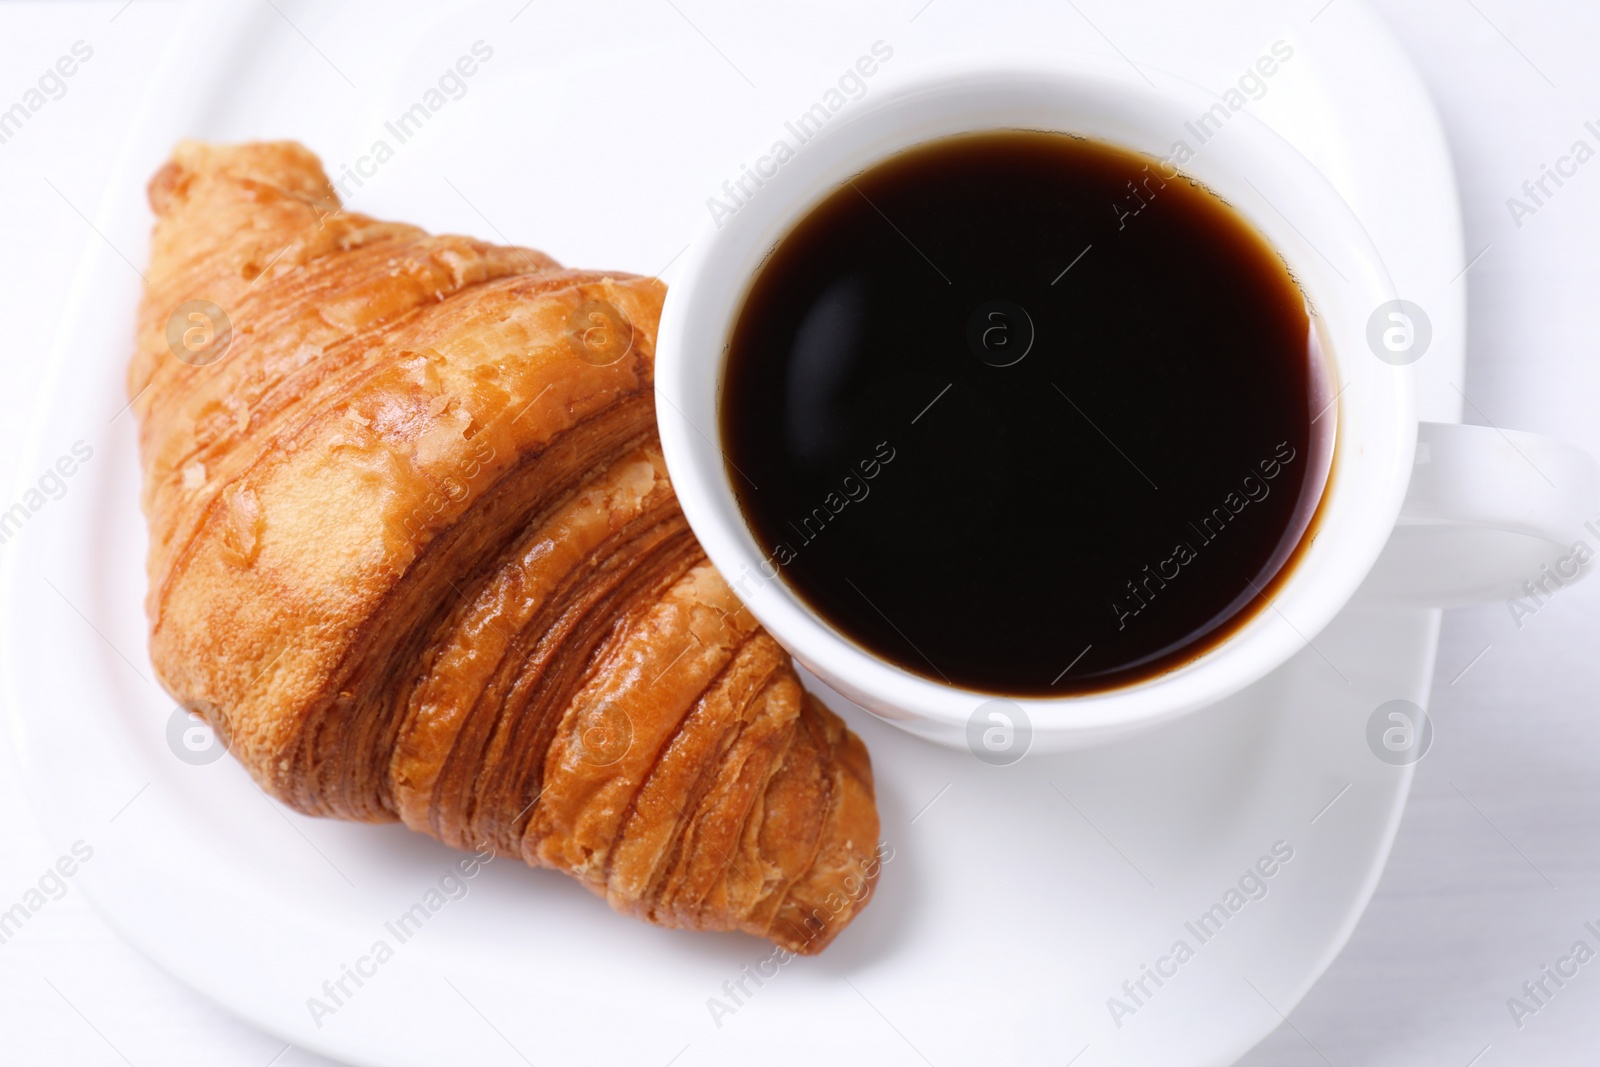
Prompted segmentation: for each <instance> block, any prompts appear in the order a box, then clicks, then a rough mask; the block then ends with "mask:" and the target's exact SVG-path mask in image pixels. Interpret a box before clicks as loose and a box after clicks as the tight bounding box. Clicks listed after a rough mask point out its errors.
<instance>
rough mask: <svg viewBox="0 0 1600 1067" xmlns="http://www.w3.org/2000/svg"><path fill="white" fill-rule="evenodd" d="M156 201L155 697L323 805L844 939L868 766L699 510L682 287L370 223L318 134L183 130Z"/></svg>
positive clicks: (666, 905) (636, 903)
mask: <svg viewBox="0 0 1600 1067" xmlns="http://www.w3.org/2000/svg"><path fill="white" fill-rule="evenodd" d="M149 197H150V205H151V207H152V209H153V210H154V213H155V216H156V223H155V228H154V233H153V236H152V239H151V251H150V267H149V272H148V275H147V279H146V288H145V293H144V300H143V303H142V306H141V308H140V312H139V320H138V337H137V350H136V354H135V355H134V358H133V360H132V363H131V365H130V368H129V373H128V391H129V394H130V396H131V397H132V398H133V407H134V410H135V411H136V412H137V414H138V418H139V423H140V426H139V435H140V441H139V443H140V457H141V463H142V467H143V475H144V483H143V495H142V503H143V507H144V511H145V515H146V517H147V519H148V524H149V532H150V547H149V556H148V577H149V595H148V599H147V602H146V607H147V612H148V615H149V620H150V654H151V659H152V662H153V663H154V665H155V668H156V670H157V672H158V675H159V677H160V679H161V681H162V684H163V685H164V686H165V687H166V688H167V689H168V690H169V691H170V692H171V693H172V694H173V696H174V697H175V698H176V699H177V700H178V701H179V702H180V703H181V704H182V705H183V706H185V707H187V708H189V709H190V710H192V711H194V712H196V713H198V714H200V715H203V716H204V717H205V718H206V719H207V720H208V721H209V722H210V723H211V725H212V726H213V728H214V729H215V731H216V733H217V736H218V738H219V739H220V740H221V741H223V742H225V743H226V744H227V745H228V746H229V749H230V751H231V752H232V753H233V754H234V756H236V757H237V758H238V759H239V760H240V761H241V762H242V763H243V764H244V766H245V767H246V768H247V769H248V770H249V772H250V774H251V775H252V776H253V777H254V779H255V781H256V783H257V784H258V785H259V786H260V787H261V788H262V789H263V790H264V791H265V792H267V793H268V794H270V795H271V796H273V797H276V798H277V799H279V800H281V801H283V802H284V803H286V804H288V805H290V806H291V807H293V808H295V809H296V810H298V811H301V812H304V813H306V814H308V815H319V816H332V817H336V818H342V819H356V820H363V821H368V822H383V821H393V820H399V821H401V822H403V823H404V824H405V825H406V826H408V827H410V828H411V829H413V830H418V831H421V832H423V833H426V834H430V835H432V836H433V837H435V838H437V839H438V840H440V841H442V842H444V843H445V844H447V845H450V846H453V847H456V848H463V849H479V848H484V847H488V848H492V849H493V850H494V851H495V852H496V853H498V854H502V855H515V856H519V857H520V858H521V859H522V860H523V861H524V862H526V863H528V864H530V865H533V866H537V867H550V868H554V869H556V870H559V871H563V872H565V873H566V874H568V875H571V876H572V877H574V878H576V879H578V880H579V881H580V882H582V883H583V885H585V886H586V887H588V888H589V889H590V890H591V891H593V892H595V893H596V894H598V895H600V896H602V897H603V898H604V899H605V900H606V901H607V902H608V903H609V904H610V905H611V906H612V907H613V908H614V909H616V910H617V911H620V912H624V913H627V914H632V915H635V916H638V917H640V918H643V919H646V920H648V921H650V922H653V923H657V924H660V925H664V926H672V927H681V928H690V929H700V930H742V931H746V932H749V933H753V934H756V935H758V936H763V937H766V938H769V939H770V940H771V941H773V942H774V943H775V944H777V945H778V946H780V947H782V948H785V949H787V950H789V951H792V952H796V953H804V954H810V953H815V952H818V951H821V950H822V949H823V948H824V947H826V946H827V945H828V944H829V942H831V941H832V939H833V938H834V937H835V936H836V935H837V934H838V933H839V931H840V930H841V929H843V928H844V926H845V925H846V924H848V923H849V922H850V920H851V919H852V918H853V917H854V915H855V914H856V913H857V912H859V911H860V909H861V908H862V907H864V906H865V905H866V903H867V902H868V900H869V899H870V897H871V895H872V891H873V888H874V886H875V883H876V876H877V873H878V860H877V858H876V851H875V850H876V844H877V833H878V816H877V810H876V807H875V803H874V798H873V784H872V770H871V765H870V763H869V760H868V757H867V753H866V749H865V747H864V746H863V745H862V743H861V741H860V740H859V739H858V738H857V737H856V736H855V735H854V734H852V733H851V732H850V731H849V730H848V729H846V728H845V726H844V724H843V723H842V722H841V721H840V720H839V719H838V718H837V717H836V716H835V715H834V714H833V713H832V712H831V711H829V710H828V709H827V708H826V707H824V706H823V705H822V703H821V702H820V701H818V700H817V699H816V698H815V697H814V696H812V695H811V694H808V693H807V692H806V691H805V690H804V689H803V688H802V687H801V684H800V680H799V678H798V677H797V675H796V674H795V671H794V668H793V666H792V664H791V662H790V660H789V657H788V656H787V655H786V654H785V653H784V651H783V650H782V648H780V647H779V646H778V644H777V643H776V642H775V641H774V640H773V639H772V638H771V637H770V636H769V635H768V634H767V633H766V632H765V631H763V630H762V629H761V628H760V627H759V626H758V625H757V624H756V622H755V620H754V618H752V617H751V615H750V613H749V612H748V611H747V610H746V609H745V608H744V606H743V605H741V604H740V603H739V601H738V600H737V599H736V598H735V597H734V595H733V593H732V591H731V590H730V589H729V588H728V586H727V584H726V583H725V582H724V581H723V580H722V578H721V577H720V576H719V575H718V574H717V572H716V571H715V570H714V569H713V568H712V566H711V565H710V563H709V562H708V561H707V559H706V556H705V554H704V552H703V550H702V549H701V548H700V546H699V544H698V543H697V542H696V541H695V538H694V536H693V534H692V533H691V532H690V530H689V527H688V524H687V523H686V521H685V520H684V517H683V514H682V512H681V511H680V510H679V507H678V503H677V500H676V498H675V497H674V496H673V492H672V486H671V483H670V482H669V481H668V478H667V471H666V467H665V464H664V462H663V460H662V455H661V447H660V443H659V440H658V438H657V434H656V423H655V409H654V403H653V377H652V375H653V366H654V364H653V360H654V353H655V337H656V326H657V320H658V318H659V315H660V311H661V303H662V299H663V296H664V293H665V289H664V287H663V286H662V285H661V283H660V282H658V281H656V280H653V279H649V278H639V277H633V276H630V275H624V274H616V273H604V272H593V271H577V270H566V269H563V268H562V267H560V266H559V265H558V264H557V263H556V262H555V261H554V260H552V259H550V258H549V257H548V256H545V255H542V254H540V253H538V252H534V251H530V250H528V249H523V248H509V247H499V246H495V245H490V244H486V243H482V242H479V241H475V240H472V239H469V238H465V237H437V236H430V235H429V234H427V233H425V232H423V231H422V230H420V229H418V228H416V227H413V226H408V225H403V224H400V223H393V222H382V221H379V220H376V219H372V218H367V217H365V216H362V215H358V214H352V213H349V212H346V211H344V210H342V208H341V207H340V204H339V199H338V196H337V194H336V192H335V190H334V189H333V187H332V186H331V185H330V184H329V182H328V179H327V177H326V175H325V174H324V172H323V169H322V167H321V164H320V163H319V162H318V160H317V158H316V157H315V156H314V155H312V154H311V153H310V152H309V151H307V150H306V149H305V148H303V147H301V146H299V145H297V144H293V143H272V144H245V145H238V146H230V147H221V146H210V145H205V144H200V143H196V142H184V143H181V144H180V145H178V147H177V148H176V150H175V151H174V154H173V156H172V159H171V161H170V162H168V163H167V164H166V165H165V166H163V167H162V168H161V169H160V171H159V172H158V173H157V174H156V175H155V176H154V178H153V179H152V180H151V182H150V186H149Z"/></svg>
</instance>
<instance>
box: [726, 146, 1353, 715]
mask: <svg viewBox="0 0 1600 1067" xmlns="http://www.w3.org/2000/svg"><path fill="white" fill-rule="evenodd" d="M1320 366H1321V363H1320V357H1319V356H1318V355H1317V350H1316V342H1315V339H1314V333H1313V329H1312V324H1311V320H1310V317H1309V315H1308V311H1307V307H1306V302H1305V299H1304V297H1303V295H1302V294H1301V292H1300V290H1299V288H1298V287H1297V285H1296V284H1295V282H1294V280H1293V278H1291V277H1290V275H1289V273H1288V271H1287V270H1286V268H1285V266H1284V264H1283V262H1282V261H1281V260H1280V259H1279V257H1278V256H1277V254H1276V253H1275V252H1274V251H1273V250H1272V249H1271V247H1269V246H1268V245H1267V244H1266V242H1265V241H1264V240H1263V239H1262V238H1261V237H1260V236H1259V235H1258V234H1257V233H1256V232H1255V231H1254V230H1253V229H1252V228H1251V227H1250V226H1249V225H1248V224H1247V223H1246V222H1245V221H1244V220H1243V219H1241V218H1240V217H1239V216H1238V215H1236V214H1235V213H1234V211H1233V210H1232V209H1231V208H1229V207H1228V206H1227V205H1226V204H1224V203H1223V202H1222V201H1221V200H1219V199H1218V198H1217V197H1216V196H1215V195H1213V194H1212V193H1211V192H1210V191H1208V190H1207V189H1206V188H1204V187H1203V186H1200V185H1197V184H1195V183H1193V182H1191V181H1190V180H1189V179H1187V178H1185V177H1183V176H1182V175H1180V174H1178V173H1177V172H1176V171H1174V170H1172V169H1170V168H1167V167H1166V166H1165V165H1163V164H1158V163H1156V162H1155V161H1153V160H1151V159H1148V158H1145V157H1141V156H1137V155H1134V154H1132V153H1130V152H1127V151H1123V150H1121V149H1117V148H1112V147H1109V146H1106V145H1102V144H1098V143H1094V142H1090V141H1085V140H1081V139H1078V138H1073V137H1068V136H1065V135H1060V134H1050V133H1036V132H1021V131H1017V132H996V133H987V134H979V135H970V136H963V137H957V138H950V139H947V140H943V141H937V142H933V143H930V144H927V145H924V146H921V147H919V148H916V149H913V150H911V151H908V152H905V153H902V154H900V155H897V156H895V157H893V158H892V159H890V160H888V161H886V162H884V163H882V164H879V165H878V166H875V167H873V168H872V169H870V170H867V171H865V172H864V173H862V174H860V175H858V176H856V177H855V178H854V179H853V180H851V181H850V182H847V183H846V184H845V185H843V186H841V187H840V188H839V189H838V190H837V191H836V192H835V193H833V194H832V195H830V196H829V197H828V198H827V199H826V200H824V201H823V202H822V204H821V205H820V206H818V207H817V208H816V209H815V210H813V211H812V212H811V213H810V214H809V215H807V216H806V217H805V218H804V219H803V220H802V221H801V222H800V223H799V224H798V225H797V226H796V227H795V228H794V230H793V231H792V232H791V233H789V234H788V235H787V236H786V237H784V238H783V240H782V242H781V243H780V244H779V245H778V246H777V248H776V249H775V250H774V251H773V252H772V253H771V255H770V256H769V257H768V258H767V260H766V261H765V263H763V264H762V266H761V267H760V269H759V271H758V274H757V276H756V278H755V280H754V282H753V283H752V285H751V287H750V291H749V293H748V295H747V296H746V298H745V301H744V306H743V308H742V310H741V311H740V313H739V317H738V321H737V323H736V325H735V328H734V331H733V334H732V338H731V344H730V349H729V352H728V357H727V365H726V370H725V382H724V389H723V393H722V398H721V422H722V427H721V429H722V438H723V442H724V445H725V448H726V454H727V459H728V466H729V476H730V478H731V479H732V481H733V483H734V485H735V486H736V487H737V493H738V498H739V503H740V506H741V507H742V509H743V511H744V516H745V519H746V521H747V522H748V523H749V525H750V528H751V529H752V530H753V531H754V533H755V535H756V538H757V540H758V541H759V542H760V543H761V545H762V547H763V548H764V550H765V551H766V554H767V561H766V562H765V563H763V565H762V572H763V573H762V575H746V576H730V577H734V578H736V583H735V584H741V583H744V582H749V581H755V582H759V581H763V580H768V579H770V578H772V577H773V576H774V575H781V580H783V581H785V582H787V583H788V584H789V586H790V587H791V588H792V589H793V590H795V592H797V593H798V594H799V595H800V596H801V597H802V598H804V599H805V600H806V601H807V602H808V603H809V604H811V605H812V606H813V607H814V608H815V609H816V610H817V611H818V612H819V613H820V614H821V615H822V616H823V617H824V618H826V619H827V620H828V621H829V622H831V623H832V625H833V626H834V627H835V628H837V629H838V630H839V631H840V632H841V633H843V634H844V635H846V636H847V637H849V638H850V639H852V640H853V641H855V642H856V643H857V644H859V645H862V646H864V647H865V648H867V649H869V650H871V651H873V652H875V653H877V654H879V655H881V656H884V657H886V658H888V659H889V660H892V661H893V662H895V663H897V664H899V665H901V666H903V667H905V668H906V669H908V670H911V671H915V672H917V673H920V674H923V675H926V676H928V677H930V678H934V679H939V680H944V681H947V682H949V683H951V684H954V685H959V686H963V687H967V688H971V689H977V690H982V691H986V692H992V693H1003V694H1012V695H1052V694H1054V695H1060V694H1067V693H1083V692H1092V691H1097V690H1104V689H1108V688H1112V687H1114V686H1118V685H1122V684H1126V683H1129V682H1133V681H1137V680H1140V679H1145V678H1149V677H1151V676H1154V675H1156V674H1159V673H1161V672H1164V671H1167V670H1170V669H1172V668H1174V667H1176V666H1179V665H1181V664H1183V663H1185V662H1187V661H1188V660H1190V659H1192V658H1194V657H1195V656H1197V655H1199V654H1200V653H1202V652H1204V651H1205V650H1207V649H1209V648H1211V647H1212V646H1214V645H1216V644H1217V643H1218V642H1219V641H1221V640H1222V639H1223V638H1224V637H1226V636H1227V635H1228V634H1230V633H1231V632H1233V631H1234V630H1235V629H1237V628H1238V627H1239V626H1240V625H1241V624H1242V623H1243V622H1244V621H1245V620H1246V619H1247V618H1249V617H1250V616H1252V615H1253V614H1254V613H1255V612H1257V611H1260V610H1262V606H1263V605H1264V604H1265V603H1266V601H1267V599H1269V598H1270V597H1271V596H1272V595H1273V592H1274V590H1275V588H1276V586H1277V584H1278V583H1279V581H1280V579H1281V578H1282V577H1283V576H1284V575H1285V573H1286V568H1287V565H1288V564H1289V562H1290V561H1291V559H1292V557H1293V556H1294V555H1295V553H1296V551H1297V548H1298V546H1299V545H1300V543H1301V541H1302V539H1303V538H1304V536H1305V534H1306V531H1307V530H1308V528H1309V527H1310V524H1311V519H1312V516H1313V514H1314V513H1315V510H1316V506H1317V503H1318V501H1319V499H1320V497H1321V493H1322V486H1323V480H1324V475H1325V470H1326V468H1327V465H1328V461H1329V456H1330V454H1331V447H1332V445H1331V430H1332V423H1333V422H1334V417H1333V416H1332V415H1330V416H1329V417H1328V418H1325V419H1324V418H1319V417H1318V416H1319V414H1320V412H1321V410H1322V408H1323V405H1324V404H1325V403H1327V401H1328V399H1329V398H1330V397H1329V396H1328V394H1327V392H1326V390H1325V388H1324V386H1323V384H1322V382H1323V375H1322V371H1321V369H1320Z"/></svg>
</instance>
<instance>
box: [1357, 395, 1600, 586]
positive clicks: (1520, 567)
mask: <svg viewBox="0 0 1600 1067" xmlns="http://www.w3.org/2000/svg"><path fill="white" fill-rule="evenodd" d="M1597 512H1600V468H1597V467H1596V464H1595V461H1594V458H1593V457H1592V456H1590V455H1589V453H1587V452H1585V451H1584V450H1583V449H1581V448H1577V447H1575V446H1573V445H1569V444H1566V443H1564V442H1561V441H1557V440H1555V439H1553V438H1550V437H1544V436H1542V435H1540V434H1533V433H1522V432H1519V431H1516V430H1497V429H1495V428H1494V427H1491V426H1467V425H1462V424H1460V423H1449V422H1424V423H1422V424H1421V425H1420V426H1419V427H1418V432H1417V452H1416V459H1415V461H1414V466H1413V467H1412V470H1411V486H1410V488H1409V490H1408V491H1407V492H1406V499H1405V504H1404V505H1403V506H1402V507H1401V509H1400V520H1399V522H1398V524H1397V525H1396V526H1395V530H1394V533H1393V534H1392V535H1391V536H1390V538H1389V542H1388V544H1387V545H1385V546H1384V549H1383V552H1382V554H1381V555H1380V556H1379V557H1378V562H1377V564H1376V565H1375V566H1374V567H1373V569H1372V571H1371V573H1370V574H1369V575H1368V576H1367V579H1366V582H1365V583H1364V584H1363V585H1362V587H1361V591H1360V592H1359V593H1358V594H1357V598H1358V599H1360V600H1362V601H1365V602H1369V603H1370V602H1379V603H1386V604H1400V605H1407V606H1413V607H1436V608H1447V607H1459V606H1462V605H1466V604H1477V603H1484V602H1487V601H1494V600H1502V599H1507V598H1510V597H1527V596H1532V595H1535V594H1537V595H1538V596H1539V597H1541V598H1547V597H1549V596H1550V595H1552V594H1554V592H1555V591H1556V590H1557V589H1559V588H1560V587H1561V586H1563V585H1566V584H1568V583H1569V582H1571V581H1573V580H1575V579H1577V578H1578V577H1580V576H1581V575H1583V574H1584V573H1587V568H1586V567H1585V566H1584V564H1586V563H1587V562H1588V561H1589V560H1590V559H1591V558H1592V557H1594V556H1595V555H1596V554H1597V553H1600V521H1597Z"/></svg>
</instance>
